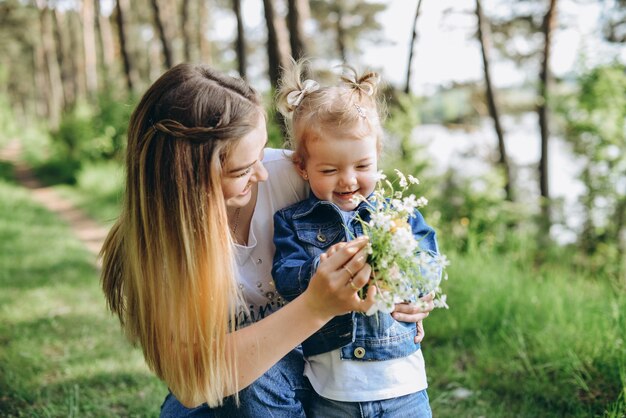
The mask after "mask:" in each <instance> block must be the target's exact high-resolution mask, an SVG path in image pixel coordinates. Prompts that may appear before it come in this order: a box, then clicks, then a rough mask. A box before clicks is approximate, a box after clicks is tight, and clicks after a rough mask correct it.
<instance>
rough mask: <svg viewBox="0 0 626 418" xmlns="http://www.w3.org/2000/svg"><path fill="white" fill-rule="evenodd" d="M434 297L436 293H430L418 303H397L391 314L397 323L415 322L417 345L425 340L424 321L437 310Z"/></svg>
mask: <svg viewBox="0 0 626 418" xmlns="http://www.w3.org/2000/svg"><path fill="white" fill-rule="evenodd" d="M434 297H435V294H434V293H429V294H427V295H425V296H423V297H421V298H420V300H419V301H418V302H417V303H397V304H396V307H395V309H394V311H393V312H392V313H391V316H393V318H394V319H395V320H396V321H401V322H415V326H416V328H417V335H416V336H415V343H416V344H417V343H419V342H421V341H422V340H423V339H424V335H425V334H424V324H423V323H422V320H423V319H424V318H426V317H427V316H428V315H429V313H430V312H431V311H432V310H433V309H434V308H435V303H434V302H433V298H434Z"/></svg>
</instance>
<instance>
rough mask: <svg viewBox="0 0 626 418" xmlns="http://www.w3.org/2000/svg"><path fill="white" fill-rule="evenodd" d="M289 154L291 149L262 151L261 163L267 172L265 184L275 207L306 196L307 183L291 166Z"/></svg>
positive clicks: (281, 206) (278, 207) (283, 205)
mask: <svg viewBox="0 0 626 418" xmlns="http://www.w3.org/2000/svg"><path fill="white" fill-rule="evenodd" d="M291 154H292V152H291V151H288V150H284V149H274V148H266V149H265V150H264V152H263V165H264V166H265V169H266V170H267V172H268V179H267V180H266V182H265V184H266V187H267V188H268V190H269V191H270V195H271V200H272V201H273V202H274V205H275V207H276V208H277V209H281V208H283V207H285V206H287V205H290V204H292V203H294V202H297V201H299V200H302V199H305V198H306V197H307V196H308V191H309V187H308V183H307V182H306V181H304V180H303V179H302V177H300V175H299V174H298V172H297V171H296V169H295V167H294V166H293V162H292V161H291Z"/></svg>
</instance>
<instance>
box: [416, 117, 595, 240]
mask: <svg viewBox="0 0 626 418" xmlns="http://www.w3.org/2000/svg"><path fill="white" fill-rule="evenodd" d="M537 118H538V117H537V114H536V113H530V112H529V113H524V114H522V115H520V116H505V117H503V118H502V125H503V129H504V141H505V144H506V148H507V154H508V157H509V160H510V161H511V162H512V163H513V164H514V165H515V167H516V179H515V184H514V186H515V191H516V199H517V200H520V201H521V202H524V203H528V204H529V205H531V206H532V207H533V208H535V209H536V208H537V203H538V196H539V183H538V180H537V178H538V168H537V167H538V165H539V157H540V151H541V141H540V137H539V125H538V121H537ZM413 138H414V140H415V141H416V142H417V143H419V144H422V145H424V146H426V148H427V150H428V152H429V154H430V155H431V156H432V157H433V160H434V161H435V163H434V169H435V170H436V172H438V173H441V172H444V171H445V170H447V169H448V168H450V167H452V168H454V169H456V170H461V171H462V172H463V173H467V175H468V176H474V175H480V174H482V173H485V172H487V171H488V170H491V169H493V161H497V156H498V141H497V138H496V134H495V130H494V129H493V122H492V120H491V119H489V118H486V119H484V120H483V121H482V123H481V124H480V126H478V127H476V128H474V129H471V130H466V129H449V128H447V127H445V126H443V125H420V126H418V127H417V128H416V129H415V131H414V133H413ZM548 154H549V155H548V159H549V160H548V175H549V178H548V186H549V189H550V195H551V197H552V198H553V199H559V200H561V199H562V200H563V203H564V206H563V207H566V208H568V219H567V225H559V224H556V225H554V226H553V228H552V230H551V233H552V234H553V235H554V237H555V238H556V239H557V240H558V241H559V242H571V241H573V240H575V238H576V234H575V233H574V232H573V231H572V230H574V231H575V230H578V225H580V221H581V219H582V217H581V208H580V205H579V204H578V199H579V198H580V196H581V195H582V193H584V192H585V188H584V186H583V184H582V183H581V182H580V181H579V180H578V179H577V176H578V172H579V170H580V167H581V164H580V163H577V160H576V158H575V156H574V155H573V154H572V152H571V149H570V146H569V144H567V143H566V142H565V141H564V140H563V139H562V138H560V137H558V136H551V137H550V142H549V153H548Z"/></svg>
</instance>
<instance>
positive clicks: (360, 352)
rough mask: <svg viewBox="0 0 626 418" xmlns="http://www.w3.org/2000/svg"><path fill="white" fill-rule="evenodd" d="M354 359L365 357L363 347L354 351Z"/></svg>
mask: <svg viewBox="0 0 626 418" xmlns="http://www.w3.org/2000/svg"><path fill="white" fill-rule="evenodd" d="M354 357H356V358H363V357H365V349H364V348H363V347H357V348H355V349H354Z"/></svg>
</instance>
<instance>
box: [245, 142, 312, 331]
mask: <svg viewBox="0 0 626 418" xmlns="http://www.w3.org/2000/svg"><path fill="white" fill-rule="evenodd" d="M288 155H289V154H287V152H286V151H284V150H278V149H271V148H266V149H265V150H264V153H263V165H264V166H265V168H266V169H267V171H268V179H267V181H264V182H260V183H259V190H258V194H257V202H256V206H255V208H254V214H253V215H252V223H251V225H250V233H249V235H248V245H239V244H235V257H236V260H237V266H236V267H237V272H236V274H237V279H238V281H239V289H240V290H241V292H242V296H243V298H244V300H245V301H246V303H247V308H248V312H246V311H245V310H244V309H240V310H239V312H238V317H237V326H238V327H242V326H245V325H249V324H251V323H253V322H256V321H258V320H260V319H263V318H264V317H266V316H267V315H269V314H271V313H272V312H275V311H276V310H277V309H278V308H280V307H281V306H283V305H284V303H285V301H284V300H283V298H282V297H280V295H278V294H277V293H276V288H275V286H274V282H273V280H272V261H273V259H274V251H275V248H274V240H273V237H274V213H275V212H276V211H278V210H279V209H282V208H284V207H287V206H289V205H291V204H293V203H296V202H299V201H300V200H303V199H306V198H307V196H308V194H309V185H308V183H307V182H305V181H304V180H303V179H302V177H300V175H299V174H298V173H297V172H296V170H295V169H294V167H293V163H292V162H291V160H290V159H289V158H288Z"/></svg>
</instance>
